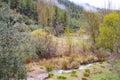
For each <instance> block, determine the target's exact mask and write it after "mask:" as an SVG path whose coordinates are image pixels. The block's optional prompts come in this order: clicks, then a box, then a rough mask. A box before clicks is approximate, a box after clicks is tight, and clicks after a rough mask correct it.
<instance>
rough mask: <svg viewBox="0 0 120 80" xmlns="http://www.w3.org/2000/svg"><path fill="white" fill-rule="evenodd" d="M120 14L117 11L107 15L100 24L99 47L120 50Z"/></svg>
mask: <svg viewBox="0 0 120 80" xmlns="http://www.w3.org/2000/svg"><path fill="white" fill-rule="evenodd" d="M119 17H120V16H119V15H118V14H117V13H115V12H114V13H110V14H108V15H106V16H105V17H104V19H103V22H102V23H101V24H100V29H99V31H100V34H99V36H98V38H97V42H98V43H97V45H98V46H99V47H102V48H105V49H110V50H111V52H113V51H118V48H119V47H118V46H119V45H118V44H119V38H120V25H119V23H120V18H119Z"/></svg>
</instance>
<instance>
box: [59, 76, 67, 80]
mask: <svg viewBox="0 0 120 80" xmlns="http://www.w3.org/2000/svg"><path fill="white" fill-rule="evenodd" d="M57 79H61V80H66V77H65V76H57Z"/></svg>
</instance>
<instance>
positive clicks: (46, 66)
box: [45, 65, 54, 72]
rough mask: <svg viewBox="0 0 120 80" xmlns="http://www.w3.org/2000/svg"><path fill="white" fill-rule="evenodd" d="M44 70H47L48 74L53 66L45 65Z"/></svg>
mask: <svg viewBox="0 0 120 80" xmlns="http://www.w3.org/2000/svg"><path fill="white" fill-rule="evenodd" d="M45 68H46V70H47V71H48V72H50V71H52V70H53V68H54V66H52V65H45Z"/></svg>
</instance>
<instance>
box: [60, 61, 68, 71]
mask: <svg viewBox="0 0 120 80" xmlns="http://www.w3.org/2000/svg"><path fill="white" fill-rule="evenodd" d="M68 66H69V61H68V60H66V59H64V60H63V61H62V63H61V67H62V69H68Z"/></svg>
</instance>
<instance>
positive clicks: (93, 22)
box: [84, 11, 99, 49]
mask: <svg viewBox="0 0 120 80" xmlns="http://www.w3.org/2000/svg"><path fill="white" fill-rule="evenodd" d="M84 16H85V19H86V21H87V24H88V26H89V27H88V29H89V33H90V35H91V39H92V47H93V49H94V48H95V44H96V38H97V36H98V34H99V15H98V14H97V13H94V12H86V11H84Z"/></svg>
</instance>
